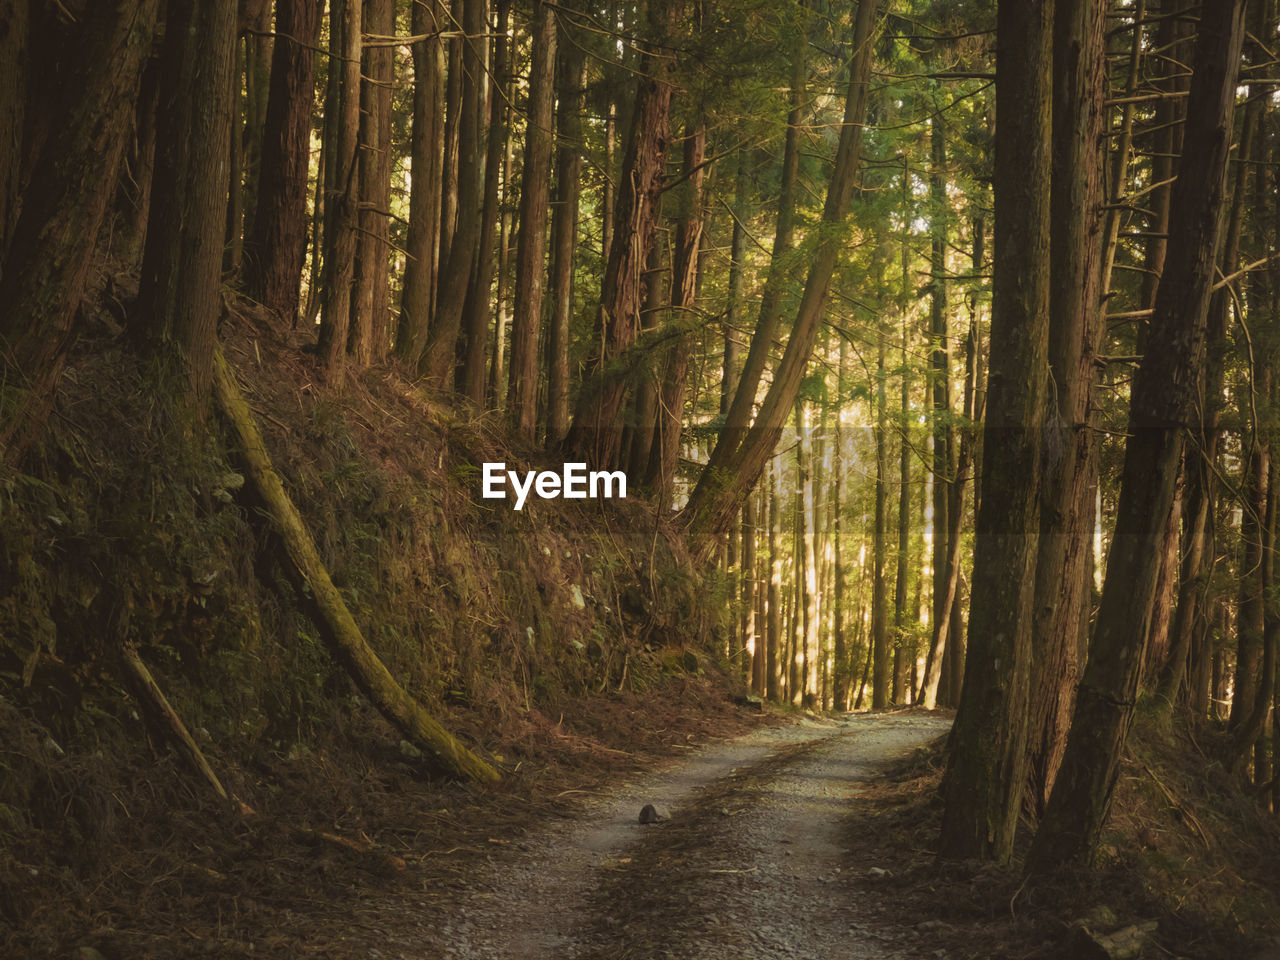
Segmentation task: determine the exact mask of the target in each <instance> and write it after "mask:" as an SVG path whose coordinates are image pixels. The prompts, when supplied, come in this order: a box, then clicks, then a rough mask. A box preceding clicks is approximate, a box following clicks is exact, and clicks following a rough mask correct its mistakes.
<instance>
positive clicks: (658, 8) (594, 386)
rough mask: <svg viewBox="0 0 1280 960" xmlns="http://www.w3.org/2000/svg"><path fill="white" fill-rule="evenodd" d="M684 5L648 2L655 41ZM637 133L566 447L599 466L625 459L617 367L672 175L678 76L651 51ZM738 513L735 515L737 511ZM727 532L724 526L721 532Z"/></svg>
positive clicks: (629, 340) (634, 320)
mask: <svg viewBox="0 0 1280 960" xmlns="http://www.w3.org/2000/svg"><path fill="white" fill-rule="evenodd" d="M682 10H683V3H679V2H671V3H669V4H650V5H649V18H650V33H651V37H650V39H651V40H652V42H654V43H656V44H661V43H663V42H664V39H665V38H666V37H668V36H670V35H671V33H672V30H673V28H674V25H675V24H676V23H677V22H679V18H680V15H681V13H682ZM640 72H641V80H640V89H639V92H638V93H637V95H636V106H635V111H634V113H633V115H632V121H631V135H630V137H629V138H628V142H627V153H626V157H625V158H624V160H623V163H622V177H621V180H620V187H619V189H618V200H617V206H616V209H615V212H614V226H613V244H612V246H611V247H610V249H609V259H608V262H607V264H606V265H605V272H604V279H603V281H602V282H601V288H600V312H599V318H600V319H599V325H600V327H601V329H602V330H603V331H604V334H603V341H602V343H601V350H600V354H599V355H598V356H597V357H595V358H593V360H592V361H591V363H590V364H589V366H588V375H587V380H586V382H585V383H584V384H583V387H582V389H581V390H580V391H579V393H578V400H577V403H576V405H575V407H574V413H573V421H572V423H571V424H570V426H569V433H568V435H567V436H566V437H565V447H566V449H567V450H568V451H569V452H570V453H571V454H572V456H573V457H574V459H578V460H584V461H586V462H587V463H589V464H591V465H592V466H593V467H594V468H596V469H613V468H614V467H615V466H616V465H617V464H618V463H619V461H620V449H619V448H620V445H621V441H622V426H623V425H622V422H621V421H622V417H621V416H620V414H621V412H622V409H623V401H624V399H625V395H626V380H625V378H624V377H623V376H622V371H619V370H616V369H614V364H615V362H616V361H617V359H618V358H619V357H620V356H621V355H622V354H623V353H624V352H625V351H626V350H627V349H628V348H629V347H630V346H631V345H632V344H633V343H634V342H635V340H636V336H637V334H638V333H639V330H640V309H639V307H640V296H641V293H640V284H638V283H637V282H636V278H638V277H639V276H640V272H641V269H642V267H643V265H644V263H645V261H646V260H647V259H648V257H649V251H650V249H651V248H652V246H653V240H654V234H655V231H656V228H657V209H658V197H659V196H660V195H661V190H662V180H663V176H664V173H665V171H666V160H667V147H668V141H669V139H670V118H669V114H670V109H671V94H672V91H673V89H674V88H673V86H672V82H671V80H670V79H669V78H670V74H671V72H672V67H671V63H670V58H669V57H668V56H667V55H666V54H665V53H664V54H663V55H661V56H653V55H651V54H646V55H645V57H644V60H643V62H642V64H641V70H640ZM735 512H736V511H735ZM727 529H728V526H727V524H726V526H725V527H724V528H723V529H722V530H721V531H720V532H721V533H723V532H724V531H725V530H727Z"/></svg>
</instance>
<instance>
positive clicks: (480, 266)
mask: <svg viewBox="0 0 1280 960" xmlns="http://www.w3.org/2000/svg"><path fill="white" fill-rule="evenodd" d="M497 14H498V17H497V30H496V31H495V32H494V37H493V45H492V47H491V49H492V51H493V53H492V57H491V60H492V66H491V68H490V72H491V74H492V81H491V87H492V89H491V90H490V95H489V127H488V132H487V135H486V140H485V160H484V200H483V203H482V206H481V214H480V242H479V245H478V246H477V249H476V264H475V271H474V274H473V276H472V281H471V286H470V288H469V289H468V290H467V304H466V308H465V310H464V313H463V321H462V327H463V336H464V338H465V341H464V343H463V349H462V379H461V382H460V383H459V384H458V389H459V392H461V393H462V395H463V396H464V397H466V398H467V399H468V400H469V401H470V402H471V404H472V405H473V406H474V407H475V408H476V409H477V410H482V409H484V401H485V376H486V373H487V363H486V361H487V360H488V352H489V317H490V313H491V303H490V288H491V287H492V286H493V262H494V255H495V253H496V251H497V246H498V243H499V237H498V236H497V235H496V234H497V232H498V219H499V211H498V184H499V180H500V178H501V174H502V160H503V157H504V156H506V152H507V137H508V131H507V100H506V92H507V89H508V88H509V86H510V83H511V81H510V76H509V75H510V67H509V65H508V64H509V59H510V58H509V54H508V52H507V30H508V27H509V23H510V19H511V0H498V3H497Z"/></svg>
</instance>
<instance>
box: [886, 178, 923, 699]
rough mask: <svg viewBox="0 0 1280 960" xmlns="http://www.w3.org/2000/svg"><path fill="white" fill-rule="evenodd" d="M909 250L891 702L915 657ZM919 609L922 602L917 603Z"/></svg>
mask: <svg viewBox="0 0 1280 960" xmlns="http://www.w3.org/2000/svg"><path fill="white" fill-rule="evenodd" d="M909 182H910V180H909V177H908V175H907V169H906V164H905V161H904V164H903V170H902V184H903V188H902V189H903V194H904V200H905V199H906V194H907V190H908V189H909V187H908V184H909ZM903 218H904V219H903V223H904V225H909V224H910V222H911V221H910V213H909V211H908V210H907V209H906V206H905V204H904V208H903ZM907 258H908V250H907V243H906V237H905V236H904V237H903V243H902V285H903V290H902V295H903V301H902V308H903V314H902V370H901V374H900V376H899V381H900V383H901V392H900V397H899V408H898V429H899V431H901V432H900V434H899V436H898V550H897V571H896V576H895V577H894V585H893V634H894V641H893V692H892V696H891V702H892V703H894V704H898V705H902V704H905V703H906V702H907V701H908V700H909V699H910V695H909V693H908V689H909V687H910V684H909V683H908V682H907V674H908V673H909V672H911V671H913V670H914V669H915V667H914V665H913V664H912V661H913V659H914V657H913V656H912V654H911V650H910V647H911V642H910V637H909V627H908V624H909V621H910V620H911V617H912V614H911V609H910V603H909V601H908V598H907V586H908V583H907V581H908V578H909V577H910V575H911V439H910V437H909V435H908V433H907V431H908V429H909V426H910V420H911V375H910V372H909V369H910V368H909V366H908V363H907V340H908V325H907V314H906V304H907V297H908V296H909V295H910V274H909V273H908V259H907ZM916 609H917V610H919V606H917V607H916Z"/></svg>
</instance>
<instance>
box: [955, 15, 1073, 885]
mask: <svg viewBox="0 0 1280 960" xmlns="http://www.w3.org/2000/svg"><path fill="white" fill-rule="evenodd" d="M996 38H997V44H998V50H999V55H998V62H997V67H996V69H997V71H998V72H999V75H1000V80H999V82H998V83H997V85H996V112H997V114H998V116H999V118H1000V120H999V123H998V124H997V125H996V134H995V177H994V183H995V224H996V233H995V278H994V283H993V303H992V312H991V361H990V362H991V367H990V370H991V372H990V381H989V387H988V389H989V395H990V398H991V403H990V409H989V411H988V413H987V418H986V424H985V427H984V432H985V436H986V439H985V443H984V446H985V448H986V449H989V450H995V449H998V450H999V451H1000V456H999V457H991V458H989V460H988V462H986V463H984V464H983V470H982V481H981V486H982V503H981V506H980V508H979V513H978V521H977V540H976V544H975V548H974V565H973V587H972V594H971V599H970V604H969V610H970V612H969V655H968V662H967V664H966V667H965V679H964V691H963V694H962V696H961V700H960V707H959V711H958V713H957V715H956V721H955V732H954V733H953V735H952V736H953V741H952V742H953V745H954V750H953V753H952V755H951V759H950V762H949V763H948V764H947V772H946V775H945V777H944V779H943V784H942V792H943V797H944V801H945V804H946V807H945V811H944V813H943V820H942V834H941V837H940V841H939V852H940V853H941V854H942V855H943V856H945V857H949V858H970V857H972V858H977V859H994V860H999V861H1004V860H1007V859H1008V858H1009V857H1010V856H1011V854H1012V852H1013V836H1014V830H1015V828H1016V826H1017V819H1018V810H1019V801H1020V799H1021V796H1022V787H1023V782H1024V778H1025V770H1026V726H1027V724H1026V707H1027V693H1028V687H1029V668H1030V652H1031V619H1032V618H1031V614H1032V602H1033V598H1034V586H1035V562H1036V544H1037V537H1036V530H1037V527H1038V524H1039V499H1038V493H1039V484H1040V469H1041V468H1040V463H1041V440H1042V432H1043V426H1044V407H1045V402H1044V400H1045V390H1046V380H1047V379H1048V369H1047V363H1046V361H1047V356H1046V354H1047V346H1048V344H1047V341H1048V334H1049V182H1050V180H1049V177H1050V172H1049V166H1050V155H1051V139H1052V137H1051V134H1052V131H1051V127H1050V116H1051V114H1050V104H1051V94H1052V90H1051V87H1050V80H1051V77H1050V72H1049V71H1048V70H1046V69H1045V64H1047V63H1049V62H1050V55H1051V51H1052V38H1053V3H1052V0H1000V3H999V6H998V15H997V27H996Z"/></svg>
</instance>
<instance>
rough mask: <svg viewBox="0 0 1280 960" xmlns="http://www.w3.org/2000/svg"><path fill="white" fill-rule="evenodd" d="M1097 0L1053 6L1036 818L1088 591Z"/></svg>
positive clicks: (1063, 736) (1097, 169)
mask: <svg viewBox="0 0 1280 960" xmlns="http://www.w3.org/2000/svg"><path fill="white" fill-rule="evenodd" d="M1105 26H1106V4H1105V3H1103V2H1101V0H1081V2H1076V3H1065V2H1063V3H1059V4H1058V5H1057V10H1056V12H1055V18H1054V41H1053V46H1054V50H1053V57H1054V86H1053V145H1054V150H1053V162H1052V181H1053V182H1052V186H1051V188H1050V191H1051V192H1050V199H1049V204H1050V211H1051V221H1050V226H1049V247H1050V260H1051V271H1050V281H1049V282H1050V288H1051V292H1050V297H1049V371H1050V374H1051V376H1052V378H1053V384H1054V386H1055V388H1056V389H1054V390H1051V391H1050V392H1049V395H1048V403H1049V410H1048V414H1047V416H1048V422H1047V424H1046V426H1045V430H1046V434H1045V436H1046V440H1047V443H1048V444H1049V446H1050V449H1051V451H1052V452H1051V453H1050V455H1049V456H1047V457H1046V458H1045V463H1044V475H1043V478H1042V481H1041V483H1042V488H1041V491H1040V542H1039V546H1038V548H1037V551H1036V561H1035V564H1036V572H1035V607H1034V612H1033V619H1032V627H1031V692H1030V697H1029V707H1028V709H1029V720H1028V730H1027V752H1028V767H1027V794H1026V802H1027V803H1028V805H1029V807H1030V808H1031V810H1032V812H1033V813H1034V814H1035V815H1037V816H1038V815H1039V814H1040V813H1041V812H1042V811H1043V809H1044V805H1045V803H1047V802H1048V799H1049V790H1050V789H1051V788H1052V786H1053V779H1054V777H1055V776H1056V775H1057V770H1058V764H1059V762H1061V759H1062V751H1063V749H1064V748H1065V746H1066V741H1067V731H1068V729H1069V728H1070V725H1071V709H1072V706H1073V705H1074V702H1075V687H1076V680H1077V678H1078V677H1079V673H1080V667H1081V664H1082V659H1083V653H1084V651H1083V650H1082V649H1081V644H1080V636H1081V621H1082V619H1083V620H1084V621H1085V622H1086V623H1087V621H1088V617H1089V598H1090V596H1091V591H1090V587H1089V584H1088V582H1087V579H1086V571H1085V556H1086V553H1087V552H1088V544H1089V539H1090V538H1091V537H1092V535H1093V524H1092V520H1093V500H1092V497H1091V491H1092V487H1093V484H1092V480H1093V477H1094V476H1095V475H1096V473H1097V444H1096V442H1095V439H1094V431H1093V430H1092V429H1091V424H1090V419H1091V418H1092V416H1093V411H1094V404H1093V386H1094V383H1095V381H1096V374H1095V372H1094V371H1095V369H1096V361H1097V353H1098V341H1099V337H1100V335H1101V332H1102V317H1101V310H1100V303H1101V301H1100V300H1099V291H1098V283H1099V280H1100V276H1101V273H1100V270H1101V263H1100V261H1099V256H1098V254H1099V251H1100V249H1101V231H1102V220H1101V207H1100V201H1101V189H1102V154H1101V152H1100V150H1099V143H1100V137H1101V135H1102V127H1103V121H1104V119H1105V116H1106V113H1105V110H1104V107H1103V95H1104V82H1105V78H1106V73H1105V71H1106V62H1105V49H1104V44H1103V32H1104V28H1105Z"/></svg>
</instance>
